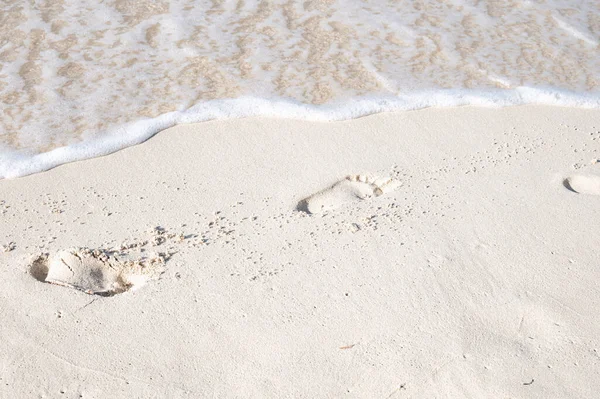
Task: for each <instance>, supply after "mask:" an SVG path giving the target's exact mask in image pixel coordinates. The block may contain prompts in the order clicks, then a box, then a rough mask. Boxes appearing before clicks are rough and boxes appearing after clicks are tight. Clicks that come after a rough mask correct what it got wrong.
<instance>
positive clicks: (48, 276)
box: [29, 248, 165, 296]
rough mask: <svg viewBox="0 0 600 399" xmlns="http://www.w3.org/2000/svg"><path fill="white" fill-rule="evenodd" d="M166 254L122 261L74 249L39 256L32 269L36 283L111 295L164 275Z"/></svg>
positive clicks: (81, 249) (100, 251)
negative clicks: (40, 282) (37, 281)
mask: <svg viewBox="0 0 600 399" xmlns="http://www.w3.org/2000/svg"><path fill="white" fill-rule="evenodd" d="M164 262H165V256H164V255H156V256H155V257H153V258H150V259H147V258H144V259H139V260H120V259H117V258H116V257H115V256H114V255H113V254H112V253H110V252H108V251H103V250H90V249H88V248H75V249H69V250H63V251H58V252H56V253H55V254H52V255H48V254H44V255H40V256H38V257H36V258H35V259H34V260H33V262H32V263H31V265H30V267H29V272H30V274H31V275H32V276H33V277H35V278H36V279H37V280H39V281H42V282H46V283H51V284H58V285H62V286H65V287H70V288H75V289H77V290H80V291H83V292H85V293H87V294H96V295H102V296H112V295H116V294H120V293H122V292H125V291H127V290H130V289H136V288H139V287H140V286H142V285H144V284H145V283H146V282H147V281H148V280H151V279H156V278H158V276H159V275H160V274H161V273H162V272H163V270H164V268H163V264H164Z"/></svg>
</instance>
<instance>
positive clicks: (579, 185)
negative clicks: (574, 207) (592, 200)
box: [564, 168, 600, 195]
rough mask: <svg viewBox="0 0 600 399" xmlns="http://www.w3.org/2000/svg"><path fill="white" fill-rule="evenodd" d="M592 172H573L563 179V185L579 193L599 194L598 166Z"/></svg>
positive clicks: (599, 178)
mask: <svg viewBox="0 0 600 399" xmlns="http://www.w3.org/2000/svg"><path fill="white" fill-rule="evenodd" d="M594 172H596V173H597V174H594V173H583V174H580V173H578V174H575V175H572V176H570V177H568V178H567V179H565V181H564V185H565V187H567V188H568V189H570V190H572V191H575V192H576V193H579V194H589V195H600V168H594Z"/></svg>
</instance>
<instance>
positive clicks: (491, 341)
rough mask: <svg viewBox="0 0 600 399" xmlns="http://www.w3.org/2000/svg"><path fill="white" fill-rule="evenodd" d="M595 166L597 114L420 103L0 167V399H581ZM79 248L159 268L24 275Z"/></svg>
mask: <svg viewBox="0 0 600 399" xmlns="http://www.w3.org/2000/svg"><path fill="white" fill-rule="evenodd" d="M599 159H600V112H599V111H598V110H579V109H571V108H558V107H536V106H521V107H508V108H502V109H488V108H474V107H465V108H450V109H433V108H430V109H425V110H421V111H411V112H398V113H384V114H378V115H372V116H368V117H364V118H360V119H356V120H352V121H347V122H335V123H315V122H301V121H291V120H284V119H264V118H249V119H240V120H229V121H214V122H207V123H201V124H192V125H185V126H178V127H175V128H172V129H168V130H166V131H163V132H161V133H159V134H158V135H157V136H155V137H154V138H152V139H150V140H148V141H147V142H145V143H143V144H141V145H138V146H134V147H130V148H127V149H124V150H122V151H119V152H117V153H114V154H112V155H109V156H105V157H101V158H95V159H90V160H86V161H82V162H76V163H70V164H66V165H62V166H60V167H57V168H54V169H52V170H50V171H47V172H43V173H39V174H34V175H31V176H27V177H23V178H18V179H13V180H2V181H0V248H2V249H3V251H0V315H1V317H2V323H0V337H2V339H0V353H2V356H0V396H1V397H2V398H30V397H31V398H34V397H35V398H55V397H60V398H63V397H64V398H105V397H112V398H200V397H218V398H242V397H243V398H249V397H252V398H264V397H271V398H275V397H278V398H317V397H319V398H340V397H348V398H460V397H471V398H508V397H510V398H593V397H595V396H596V395H597V392H598V390H599V389H600V378H599V377H600V354H599V353H598V350H600V342H599V338H598V337H599V336H600V320H599V319H598V315H597V314H598V309H599V308H600V296H599V295H598V294H599V292H600V290H599V288H600V286H599V282H600V268H599V266H600V256H599V254H598V244H599V243H600V241H599V235H598V231H597V225H598V223H597V222H598V220H600V206H599V205H600V183H599V181H600V164H598V163H595V162H597V161H598V160H599ZM346 176H355V179H354V180H344V179H345V178H346ZM356 176H361V177H360V178H358V177H356ZM362 176H369V177H368V179H370V180H369V182H372V181H374V180H373V179H376V178H390V179H393V180H394V181H395V182H398V187H394V188H395V189H394V190H382V191H381V192H377V193H375V191H377V190H376V188H377V187H375V186H377V185H379V183H373V184H374V185H373V184H371V183H369V182H366V183H365V182H361V181H360V179H363V180H364V179H365V178H364V177H362ZM340 181H343V182H344V185H342V186H339V185H338V186H336V187H337V188H336V189H335V190H334V191H333V192H332V193H333V194H331V195H330V194H329V193H330V191H325V194H327V196H326V197H325V199H326V200H327V201H328V202H327V201H326V202H327V203H328V208H327V209H323V211H318V212H317V211H314V209H313V211H314V212H313V213H309V212H306V210H307V209H306V206H305V205H306V201H304V200H306V199H307V198H309V199H310V198H316V197H314V196H313V194H315V193H319V192H321V193H323V190H327V189H328V188H329V187H332V186H334V185H336V184H337V183H338V182H340ZM358 184H363V185H364V184H367V186H364V187H371V186H372V187H373V193H375V195H367V196H363V195H356V193H355V192H354V191H353V190H355V189H357V190H358V188H356V187H358V186H355V185H358ZM370 184H371V185H370ZM400 184H401V185H400ZM361 187H363V186H361ZM336 190H337V191H336ZM360 190H362V188H360ZM576 191H580V192H579V193H577V192H576ZM377 194H381V195H377ZM311 196H313V197H311ZM319 198H323V196H321V197H319ZM73 248H89V249H90V250H91V251H93V250H103V251H108V252H103V253H109V254H112V253H113V252H110V251H116V252H119V251H120V252H121V253H123V254H125V255H127V256H129V257H130V259H134V260H135V259H138V260H140V259H141V260H140V261H139V262H138V263H137V264H138V266H139V267H141V268H142V269H143V268H145V267H150V266H148V264H149V263H148V262H151V263H152V262H154V260H156V259H158V260H157V261H156V262H155V263H156V264H159V266H158V267H157V268H156V269H154V270H155V271H157V273H156V275H152V276H151V278H148V279H147V280H143V281H141V280H135V281H133V280H131V281H133V282H130V283H127V284H125V283H123V284H124V285H123V287H124V288H123V291H124V292H119V293H116V294H115V293H114V292H113V293H110V292H109V293H108V295H90V294H88V293H85V292H82V291H81V290H78V289H73V288H69V287H63V286H60V285H57V284H48V283H47V282H44V281H40V280H43V279H44V278H48V277H49V275H48V276H46V275H45V274H43V273H42V274H40V271H39V269H36V268H35V267H33V265H36V264H38V263H39V262H42V261H43V262H46V263H44V264H46V265H47V266H48V262H50V261H48V260H47V259H58V258H60V256H58V255H57V254H61V253H63V252H61V251H65V250H70V249H73ZM44 254H47V257H48V258H44V257H43V256H44ZM40 256H42V257H41V258H40ZM57 256H58V258H57ZM61 256H62V255H61ZM111 256H112V255H111ZM115 256H116V255H115ZM40 259H42V261H40ZM44 259H46V260H44ZM60 259H62V258H60ZM36 262H38V263H36ZM43 262H42V263H43ZM63 262H64V260H63ZM69 262H71V261H67V262H64V263H65V264H67V263H69ZM73 262H74V261H73ZM98 262H100V261H98ZM144 262H146V263H144ZM155 263H152V264H153V265H154V264H155ZM69 264H70V265H73V264H74V263H69ZM69 264H67V267H69ZM49 265H50V266H51V268H52V267H56V268H59V267H62V266H60V265H58V266H52V265H53V264H52V263H51V262H50V264H49ZM140 265H141V266H140ZM32 267H33V269H32ZM98 267H100V266H98ZM153 267H154V266H153ZM82 270H83V269H82ZM71 271H72V272H73V274H74V275H75V274H77V273H79V271H78V270H75V271H73V270H71ZM106 276H108V275H107V274H105V275H104V278H107V277H106ZM60 278H63V277H60V276H58V277H56V278H55V280H56V281H59V280H60ZM68 278H73V277H68ZM64 279H67V277H64ZM63 281H67V280H63ZM68 281H71V283H72V281H73V280H68ZM127 281H129V280H127ZM73 284H74V283H73ZM82 284H83V283H82ZM112 294H114V295H112Z"/></svg>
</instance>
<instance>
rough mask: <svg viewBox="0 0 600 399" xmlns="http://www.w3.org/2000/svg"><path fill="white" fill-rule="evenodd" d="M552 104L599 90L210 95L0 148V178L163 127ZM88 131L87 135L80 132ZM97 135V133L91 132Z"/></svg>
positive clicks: (118, 146) (599, 101)
mask: <svg viewBox="0 0 600 399" xmlns="http://www.w3.org/2000/svg"><path fill="white" fill-rule="evenodd" d="M473 106H477V107H490V108H498V107H519V106H533V107H543V106H552V107H558V108H570V107H572V108H578V109H582V110H589V109H591V110H597V109H600V95H598V94H596V93H593V92H591V93H587V92H583V93H582V92H573V91H568V90H564V89H560V88H553V87H544V88H538V87H526V86H519V87H517V88H514V89H496V90H492V89H488V90H475V89H437V90H423V91H418V92H414V93H410V94H402V95H397V96H381V97H372V96H366V97H357V98H352V99H351V100H350V101H345V102H341V103H332V104H325V105H313V104H303V103H298V102H295V101H291V100H287V99H265V98H260V97H248V96H247V97H240V98H230V99H219V100H210V101H206V102H202V103H199V104H196V105H194V106H192V107H190V108H188V109H185V110H182V111H174V112H168V113H165V114H161V115H159V116H157V117H154V118H146V119H140V120H137V121H134V122H128V123H125V124H123V125H116V126H113V127H111V128H109V129H108V130H107V131H105V132H102V134H98V132H88V133H86V134H84V135H83V136H82V137H84V138H83V141H80V142H76V143H74V144H71V145H68V146H62V147H57V148H54V149H52V150H50V151H47V152H42V153H37V154H34V155H28V154H26V153H25V152H21V150H18V149H17V150H14V149H13V150H8V149H4V148H0V180H2V179H7V178H8V179H10V178H18V177H23V176H27V175H31V174H35V173H40V172H44V171H46V170H50V169H52V168H55V167H57V166H60V165H64V164H67V163H71V162H77V161H82V160H86V159H92V158H96V157H100V156H106V155H110V154H112V153H115V152H117V151H121V150H123V149H125V148H129V147H132V146H135V145H139V144H141V143H143V142H145V141H147V140H149V139H151V138H152V137H154V136H155V135H156V134H158V133H160V132H162V131H165V130H167V129H170V128H173V127H176V126H181V125H187V124H194V123H203V122H209V121H219V120H228V119H243V118H267V119H268V118H278V119H282V120H286V119H292V120H297V121H306V122H340V121H350V120H354V119H358V118H363V117H367V116H372V115H376V114H378V113H387V112H402V111H418V110H423V109H427V108H434V109H439V108H440V107H441V108H442V109H444V108H450V109H452V108H453V107H473ZM85 136H87V137H85ZM91 136H96V137H91Z"/></svg>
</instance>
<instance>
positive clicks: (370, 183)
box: [298, 175, 402, 214]
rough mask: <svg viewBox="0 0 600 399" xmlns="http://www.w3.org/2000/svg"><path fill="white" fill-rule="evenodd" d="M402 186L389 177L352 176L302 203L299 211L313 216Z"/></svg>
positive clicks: (299, 205)
mask: <svg viewBox="0 0 600 399" xmlns="http://www.w3.org/2000/svg"><path fill="white" fill-rule="evenodd" d="M401 185H402V183H401V182H399V181H398V180H395V179H392V178H389V177H375V176H371V175H351V176H348V177H346V178H345V179H344V180H341V181H339V182H337V183H336V184H334V185H333V186H331V187H330V188H328V189H325V190H323V191H320V192H318V193H316V194H313V195H311V196H310V197H308V198H306V199H304V200H302V201H300V204H298V209H299V210H302V211H305V212H308V213H313V214H314V213H321V212H326V211H329V210H333V209H336V208H339V207H340V206H342V205H344V204H347V203H351V202H356V201H361V200H364V199H367V198H371V197H377V196H380V195H383V194H385V193H388V192H391V191H394V190H395V189H396V188H398V187H400V186H401Z"/></svg>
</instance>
